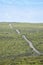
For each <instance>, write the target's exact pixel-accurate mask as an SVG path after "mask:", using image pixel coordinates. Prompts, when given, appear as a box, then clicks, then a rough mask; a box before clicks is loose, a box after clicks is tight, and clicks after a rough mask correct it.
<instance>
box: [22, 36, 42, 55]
mask: <svg viewBox="0 0 43 65" xmlns="http://www.w3.org/2000/svg"><path fill="white" fill-rule="evenodd" d="M22 38H24V39H25V40H26V42H27V43H28V44H29V46H30V48H32V49H33V51H35V52H36V53H37V54H39V55H40V54H41V53H40V52H39V51H38V50H36V49H35V47H34V46H33V44H32V42H31V41H29V40H28V39H27V38H26V36H25V35H22Z"/></svg>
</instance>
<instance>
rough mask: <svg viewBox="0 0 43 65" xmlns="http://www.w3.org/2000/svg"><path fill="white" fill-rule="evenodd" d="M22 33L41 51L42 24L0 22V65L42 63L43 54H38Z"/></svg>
mask: <svg viewBox="0 0 43 65" xmlns="http://www.w3.org/2000/svg"><path fill="white" fill-rule="evenodd" d="M9 24H11V25H12V27H13V28H12V29H11V28H10V26H9ZM16 29H18V30H19V31H20V32H21V34H17V32H16ZM22 35H25V36H26V37H27V38H28V39H29V40H30V41H31V42H32V43H33V45H34V47H35V48H36V49H38V50H39V51H40V52H41V53H43V24H30V23H29V24H28V23H0V65H43V56H38V55H37V54H36V53H35V52H34V51H33V50H32V49H31V48H30V47H29V45H28V44H27V42H26V41H25V40H24V39H23V38H22ZM35 56H36V57H35Z"/></svg>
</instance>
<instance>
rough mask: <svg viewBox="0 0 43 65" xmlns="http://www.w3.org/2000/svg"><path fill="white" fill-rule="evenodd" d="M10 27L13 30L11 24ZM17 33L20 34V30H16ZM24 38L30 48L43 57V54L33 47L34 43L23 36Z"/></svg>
mask: <svg viewBox="0 0 43 65" xmlns="http://www.w3.org/2000/svg"><path fill="white" fill-rule="evenodd" d="M9 26H10V28H11V29H12V28H13V27H12V25H11V24H9ZM16 32H17V33H18V34H20V31H19V30H18V29H16ZM22 38H23V39H24V40H25V41H26V42H27V43H28V44H29V46H30V48H32V49H33V51H34V52H36V53H37V54H38V55H41V54H42V55H43V53H40V52H39V51H38V50H37V49H36V48H35V47H34V46H33V44H32V42H31V41H29V40H28V39H27V38H26V36H25V35H22Z"/></svg>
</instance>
